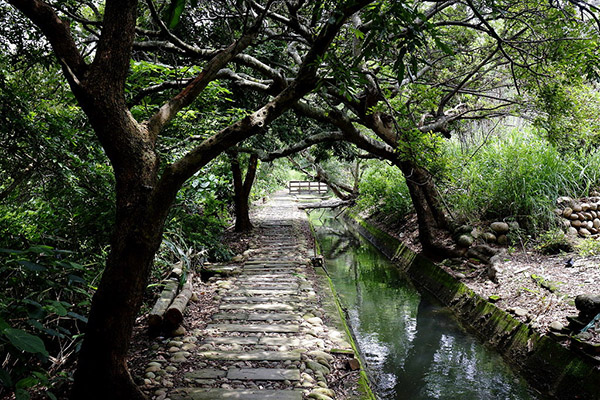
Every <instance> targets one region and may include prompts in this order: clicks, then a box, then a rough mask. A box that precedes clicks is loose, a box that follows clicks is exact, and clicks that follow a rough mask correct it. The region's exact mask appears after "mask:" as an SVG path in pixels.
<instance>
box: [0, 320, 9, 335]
mask: <svg viewBox="0 0 600 400" xmlns="http://www.w3.org/2000/svg"><path fill="white" fill-rule="evenodd" d="M8 328H10V325H9V324H7V323H6V321H4V320H3V319H2V317H0V333H3V332H4V331H5V330H7V329H8Z"/></svg>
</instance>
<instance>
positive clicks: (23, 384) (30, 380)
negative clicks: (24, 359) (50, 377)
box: [15, 376, 39, 389]
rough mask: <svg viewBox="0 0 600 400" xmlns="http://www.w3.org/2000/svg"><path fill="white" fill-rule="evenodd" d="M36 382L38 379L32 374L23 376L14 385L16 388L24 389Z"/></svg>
mask: <svg viewBox="0 0 600 400" xmlns="http://www.w3.org/2000/svg"><path fill="white" fill-rule="evenodd" d="M38 382H39V379H37V378H35V377H33V376H28V377H27V378H23V379H21V380H20V381H19V382H17V384H16V385H15V387H16V388H18V389H25V388H29V387H32V386H35V385H37V384H38Z"/></svg>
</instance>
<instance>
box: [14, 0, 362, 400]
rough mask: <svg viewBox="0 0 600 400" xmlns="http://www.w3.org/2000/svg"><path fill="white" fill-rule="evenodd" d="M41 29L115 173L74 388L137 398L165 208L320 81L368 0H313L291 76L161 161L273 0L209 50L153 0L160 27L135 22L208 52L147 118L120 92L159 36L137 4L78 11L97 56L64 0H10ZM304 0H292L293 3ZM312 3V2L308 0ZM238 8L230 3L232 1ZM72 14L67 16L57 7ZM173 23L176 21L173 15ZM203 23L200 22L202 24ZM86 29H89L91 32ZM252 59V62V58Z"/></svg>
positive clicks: (131, 0)
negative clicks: (145, 309)
mask: <svg viewBox="0 0 600 400" xmlns="http://www.w3.org/2000/svg"><path fill="white" fill-rule="evenodd" d="M9 3H10V4H12V5H13V6H14V7H15V8H17V9H18V10H20V11H21V12H22V13H23V14H24V15H25V16H26V17H27V18H28V19H29V20H31V22H32V23H33V24H34V25H35V26H37V28H39V29H40V30H41V32H42V33H43V34H44V36H45V37H46V39H47V40H48V42H49V43H50V45H51V47H52V51H53V53H54V55H55V56H56V58H57V59H58V61H59V63H60V65H61V67H62V71H63V74H64V76H65V78H66V80H67V82H68V84H69V86H70V88H71V90H72V92H73V94H74V95H75V98H76V99H77V102H78V104H79V105H80V106H81V108H82V110H83V111H84V113H85V114H86V116H87V118H88V119H89V121H90V124H91V126H92V128H93V129H94V132H95V134H96V136H97V137H98V140H99V141H100V143H101V145H102V147H103V148H104V150H105V152H106V155H107V156H108V158H109V159H110V162H111V165H112V168H113V170H114V174H115V180H116V217H115V224H114V229H113V236H112V239H111V248H110V254H109V256H108V259H107V262H106V269H105V272H104V274H103V275H102V279H101V282H100V285H99V287H98V290H97V292H96V293H95V295H94V298H93V302H92V306H91V311H90V315H89V322H88V325H87V329H86V336H85V340H84V343H83V347H82V349H81V353H80V356H79V363H78V367H77V372H76V375H75V383H74V388H73V393H72V397H73V398H74V399H83V398H86V399H105V398H112V399H142V398H144V396H143V394H142V393H141V392H140V390H139V389H138V388H137V387H136V385H135V384H134V383H133V381H132V379H131V376H130V375H129V372H128V370H127V366H126V357H127V351H128V348H129V340H130V336H131V332H132V328H133V322H134V319H135V316H136V313H137V312H138V310H139V308H140V306H141V302H142V295H143V292H144V289H145V287H146V283H147V278H148V275H149V272H150V269H151V266H152V261H153V257H154V254H155V252H156V250H157V248H158V246H159V244H160V242H161V239H162V230H163V226H164V222H165V219H166V216H167V214H168V211H169V208H170V207H171V204H172V203H173V200H174V198H175V195H176V193H177V191H178V190H179V188H180V187H181V186H182V185H183V183H184V182H185V181H186V180H187V179H188V178H190V177H191V176H192V175H193V174H194V173H196V172H197V171H198V170H199V169H200V168H202V167H203V166H204V165H206V164H207V163H208V162H210V161H211V160H212V159H213V158H215V157H216V156H218V155H219V154H221V153H222V152H223V151H225V150H227V149H228V148H229V147H231V146H233V145H235V144H237V143H239V142H241V141H242V140H244V139H246V138H248V137H250V136H252V135H255V134H257V133H260V132H261V131H262V130H263V129H264V127H265V126H267V125H268V124H269V123H270V122H271V121H273V120H274V119H275V118H277V117H278V116H280V115H281V114H282V113H283V112H284V111H285V110H286V109H288V108H289V107H291V106H292V105H293V104H294V103H295V102H296V101H297V100H298V99H300V98H301V97H303V96H304V95H306V94H307V93H308V92H310V91H311V90H312V89H313V88H314V87H315V86H316V84H317V72H318V70H319V62H318V61H319V60H321V59H322V58H323V57H324V55H325V54H326V51H327V49H328V48H329V45H330V43H331V42H332V41H333V39H334V38H335V37H336V35H337V34H338V32H339V30H340V29H341V27H342V26H343V25H344V23H345V21H346V19H347V18H348V17H349V16H350V15H352V14H354V13H355V12H357V11H359V10H360V9H361V8H362V7H364V6H365V5H366V4H368V3H369V1H365V0H358V1H349V2H340V3H339V4H334V5H332V10H331V12H327V10H324V9H321V8H320V6H319V7H315V9H314V10H313V12H312V13H311V14H312V15H313V22H314V23H313V25H312V26H311V29H310V31H308V32H304V33H305V34H306V35H307V37H306V38H307V42H308V43H309V45H308V46H307V51H306V52H305V53H304V58H303V60H302V62H301V64H300V67H299V68H298V70H297V74H296V75H295V78H294V79H292V80H291V81H290V80H288V79H283V80H282V79H281V78H280V79H279V81H278V82H279V85H278V87H277V88H274V92H277V93H275V94H274V97H273V98H272V99H271V100H270V101H268V102H267V103H266V104H264V105H263V106H262V107H260V108H259V109H258V110H257V111H255V112H253V113H250V114H249V115H247V116H246V117H244V118H243V119H241V120H239V121H237V122H235V123H233V124H231V125H229V126H227V127H225V128H223V129H221V130H219V131H218V132H217V133H215V134H213V135H211V136H210V137H208V138H207V139H205V140H204V141H202V142H201V143H200V144H199V145H197V146H196V147H195V148H194V149H192V150H191V151H189V152H187V153H185V154H184V155H182V156H181V157H180V158H179V159H178V160H177V161H175V162H173V163H170V164H167V165H164V166H162V165H161V163H160V159H159V155H158V151H157V146H158V143H159V142H160V133H161V131H162V130H163V129H164V127H165V126H166V125H167V124H168V123H169V122H170V121H171V120H173V118H175V116H176V115H177V113H178V112H180V111H181V110H182V109H184V108H185V107H187V106H189V105H190V104H192V102H193V101H194V99H196V98H197V97H198V96H199V95H200V94H201V93H202V91H203V90H204V89H205V88H206V87H207V85H208V84H209V83H210V82H211V81H213V80H214V79H215V78H217V76H218V74H219V72H220V71H221V70H222V68H224V67H225V66H226V65H227V64H229V63H230V62H231V61H233V60H234V59H236V58H237V59H239V60H242V61H246V62H253V61H254V60H253V59H252V58H251V57H243V55H242V52H243V51H244V50H246V49H249V48H250V47H251V46H252V44H253V42H254V41H255V40H256V39H257V37H258V36H259V34H260V33H261V32H262V31H263V28H264V21H265V18H266V16H267V12H268V11H269V9H270V7H271V5H272V2H269V3H267V4H266V5H265V6H264V7H263V11H261V12H259V13H254V12H252V11H251V10H241V11H242V12H241V14H240V15H239V17H240V20H241V21H246V22H247V23H246V24H245V25H243V26H242V27H241V28H240V30H239V34H237V37H236V38H234V39H233V40H232V41H231V42H230V44H229V45H228V46H227V47H225V48H223V49H218V50H212V51H205V50H204V49H199V48H197V47H194V46H190V45H187V44H186V43H185V42H183V41H182V40H181V39H180V38H179V37H177V36H176V35H175V34H173V33H172V32H171V30H170V29H169V27H167V25H166V24H165V23H164V22H163V21H162V20H161V18H160V16H159V13H158V12H157V10H156V9H155V7H154V4H153V3H152V1H148V2H147V5H148V10H149V12H150V14H151V16H152V20H153V23H154V24H156V26H158V28H159V31H158V32H148V31H146V30H144V29H137V31H138V32H140V33H142V34H148V35H155V36H158V37H161V38H166V43H162V44H163V45H167V44H168V46H170V47H171V48H174V49H176V50H177V51H182V52H187V53H188V54H191V56H193V57H200V56H206V57H208V58H209V60H208V61H207V62H206V63H205V64H204V66H203V68H202V70H201V72H200V73H199V74H197V75H196V76H195V77H193V78H192V79H191V80H188V81H187V82H186V84H185V87H184V89H183V90H182V91H181V92H179V93H178V94H176V95H175V96H174V97H171V98H169V99H168V100H167V101H166V102H165V103H164V104H163V105H162V106H161V107H160V108H159V109H158V110H157V111H156V112H154V113H153V114H152V115H151V116H150V117H149V118H148V119H146V120H144V121H138V120H136V119H135V118H134V116H133V115H132V113H131V111H130V109H129V107H128V105H127V102H126V98H125V89H126V82H127V76H128V73H129V69H130V61H131V58H132V54H133V53H134V48H135V49H136V50H138V49H141V48H143V47H144V46H149V47H152V46H155V44H156V43H154V42H153V41H150V40H148V41H142V42H135V38H136V21H137V19H138V9H139V8H140V4H138V2H137V1H135V0H122V1H116V0H107V1H106V2H105V4H104V8H103V12H100V11H99V8H97V7H92V6H94V5H93V3H90V4H91V6H90V7H91V9H92V14H98V15H97V16H95V17H96V18H95V19H93V18H92V19H91V20H85V21H81V25H82V26H83V28H84V30H85V32H87V33H89V34H90V35H92V36H93V35H94V34H95V29H96V28H97V29H99V30H100V33H99V35H97V36H96V37H97V43H96V47H95V49H94V51H93V56H88V55H86V54H84V53H83V52H82V50H81V48H80V42H79V41H78V40H77V39H76V37H75V36H74V34H75V33H78V32H80V31H79V30H71V29H70V23H69V19H72V18H73V19H75V18H78V16H77V15H73V14H72V13H71V14H68V9H67V8H65V9H63V10H62V11H60V7H61V4H60V3H57V4H56V5H51V4H49V3H46V2H43V1H41V0H9ZM301 6H302V3H300V4H299V5H297V7H291V8H290V11H293V12H298V10H299V8H300V7H301ZM305 7H308V6H305ZM233 9H235V7H234V8H233ZM61 14H62V15H63V16H64V15H65V14H67V15H68V18H66V19H65V18H64V17H61V16H60V15H61ZM169 22H170V25H171V27H173V26H174V22H176V21H175V20H174V19H173V18H171V20H170V21H169ZM205 26H206V25H204V26H203V27H205ZM90 32H91V33H90ZM255 64H256V63H255Z"/></svg>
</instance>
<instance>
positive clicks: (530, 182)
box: [445, 130, 600, 232]
mask: <svg viewBox="0 0 600 400" xmlns="http://www.w3.org/2000/svg"><path fill="white" fill-rule="evenodd" d="M475 150H476V149H473V148H469V149H466V150H464V151H461V150H460V149H459V146H458V145H457V144H456V143H454V144H452V145H451V146H450V149H449V152H450V153H451V157H452V159H453V161H452V170H451V176H450V177H449V180H448V181H447V182H446V184H445V186H446V187H445V190H446V192H447V194H446V197H447V198H448V203H449V204H452V206H453V208H454V210H455V212H456V214H457V215H458V216H459V217H460V218H463V219H469V220H477V219H498V218H513V219H514V220H516V221H518V222H519V223H520V224H521V226H522V227H524V228H525V229H526V230H527V231H530V232H538V231H540V230H545V229H548V228H549V227H551V226H552V224H553V221H554V215H553V213H552V210H553V208H554V201H555V200H556V199H557V198H558V197H559V196H564V195H567V196H573V197H582V196H584V195H586V194H587V193H588V192H589V190H590V188H592V187H595V186H596V185H598V184H599V183H600V152H599V151H593V152H585V151H574V152H570V153H567V154H562V153H561V152H560V151H559V150H558V149H557V148H556V147H555V146H552V145H551V144H550V143H549V142H548V141H547V140H545V139H544V138H541V137H539V135H536V134H535V133H534V132H530V131H526V130H523V131H518V130H513V131H511V132H506V133H504V134H501V135H498V136H497V137H494V138H492V139H491V140H490V141H489V142H488V143H487V144H485V145H484V146H483V147H481V148H480V149H478V150H477V151H476V153H475V154H473V152H474V151H475Z"/></svg>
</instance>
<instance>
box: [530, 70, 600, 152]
mask: <svg viewBox="0 0 600 400" xmlns="http://www.w3.org/2000/svg"><path fill="white" fill-rule="evenodd" d="M538 107H539V110H540V111H541V114H540V115H539V116H538V117H537V118H536V119H535V121H534V124H535V125H536V126H538V127H539V128H540V130H541V132H543V133H544V134H545V136H546V137H547V138H548V140H549V141H550V142H551V143H552V144H554V145H556V146H557V147H559V148H560V149H561V150H562V151H565V152H567V151H571V150H572V149H573V148H584V149H594V148H597V147H598V144H600V139H599V134H600V121H599V120H598V112H600V93H598V91H597V90H596V88H594V87H592V86H590V85H583V84H577V82H573V81H569V82H568V83H567V82H559V81H557V82H551V83H548V84H547V85H545V86H543V87H542V88H540V90H539V95H538Z"/></svg>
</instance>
